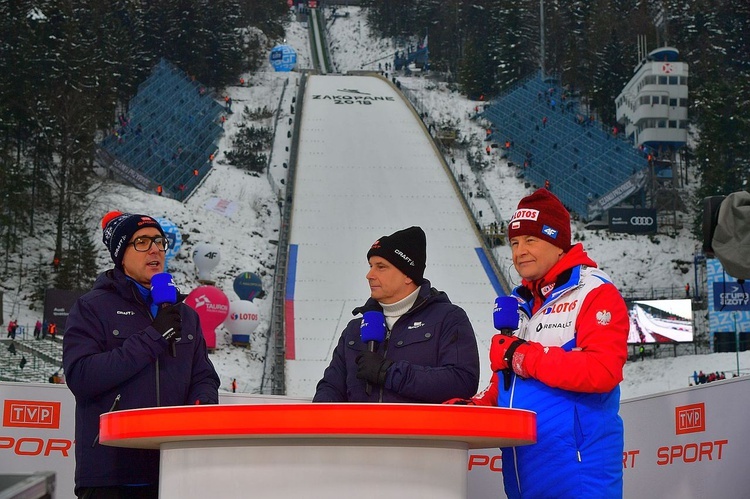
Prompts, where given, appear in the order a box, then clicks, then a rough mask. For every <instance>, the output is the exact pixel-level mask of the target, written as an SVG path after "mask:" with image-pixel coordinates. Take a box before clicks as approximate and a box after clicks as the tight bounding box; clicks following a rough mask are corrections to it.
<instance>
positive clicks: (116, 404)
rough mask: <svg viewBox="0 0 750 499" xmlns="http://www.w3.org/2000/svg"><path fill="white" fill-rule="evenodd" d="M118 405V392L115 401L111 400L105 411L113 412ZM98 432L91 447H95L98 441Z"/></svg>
mask: <svg viewBox="0 0 750 499" xmlns="http://www.w3.org/2000/svg"><path fill="white" fill-rule="evenodd" d="M119 406H120V394H119V393H118V394H117V396H116V397H115V401H114V402H112V406H111V407H110V408H109V410H108V411H107V412H115V411H116V410H117V408H118V407H119ZM107 412H105V413H104V414H107ZM99 433H100V432H97V433H96V438H95V439H94V443H92V444H91V448H92V449H93V448H94V447H96V444H98V443H99Z"/></svg>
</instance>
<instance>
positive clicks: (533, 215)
mask: <svg viewBox="0 0 750 499" xmlns="http://www.w3.org/2000/svg"><path fill="white" fill-rule="evenodd" d="M538 218H539V210H531V209H528V208H521V209H520V210H516V212H515V213H514V214H513V216H512V217H511V218H510V221H511V222H515V221H516V220H532V221H536V220H537V219H538Z"/></svg>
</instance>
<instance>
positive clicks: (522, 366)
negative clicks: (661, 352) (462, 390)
mask: <svg viewBox="0 0 750 499" xmlns="http://www.w3.org/2000/svg"><path fill="white" fill-rule="evenodd" d="M508 239H509V241H510V247H511V250H512V252H513V265H514V266H515V268H516V271H517V272H518V274H519V275H520V276H521V278H522V281H521V285H520V286H518V287H517V288H515V289H514V290H513V292H512V296H514V297H515V298H516V300H517V301H518V311H519V327H518V330H517V331H516V332H515V334H514V335H513V336H505V335H501V334H498V335H495V336H494V337H493V338H492V344H491V346H490V366H491V368H492V371H493V374H492V378H491V381H490V385H489V386H488V387H487V388H486V389H485V390H484V391H482V392H480V393H479V394H477V395H475V396H474V397H472V398H471V399H468V400H461V399H452V400H449V401H447V402H446V403H451V404H469V405H497V406H500V407H510V408H517V409H527V410H532V411H535V412H536V413H537V443H536V444H534V445H528V446H522V447H516V448H507V449H503V455H502V458H503V482H504V486H505V493H506V495H507V496H508V497H509V498H517V497H524V498H528V497H532V498H536V497H556V498H568V497H570V498H573V497H607V498H612V497H622V493H623V491H622V453H623V446H624V441H623V425H622V419H620V416H619V415H618V410H619V406H620V389H619V384H620V382H621V381H622V379H623V377H622V368H623V366H624V364H625V360H626V359H627V338H628V331H629V327H630V326H629V321H628V312H627V307H626V306H625V302H624V301H623V299H622V296H621V295H620V293H619V292H618V291H617V288H616V287H615V286H614V284H612V282H611V280H610V279H609V276H607V274H605V273H604V272H602V271H601V270H599V269H598V268H597V265H596V263H595V262H594V261H593V260H592V259H591V258H589V256H588V255H587V254H586V252H585V251H584V250H583V246H582V245H581V244H575V245H571V231H570V215H569V213H568V211H567V210H566V209H565V207H564V206H563V205H562V203H561V202H560V200H559V199H558V198H557V197H555V195H554V194H552V193H551V192H550V191H549V190H547V189H539V190H537V191H536V192H534V193H533V194H531V195H529V196H527V197H525V198H523V199H522V200H521V201H520V202H519V204H518V209H517V210H516V212H515V214H514V215H513V217H512V218H511V220H510V222H509V224H508ZM506 373H507V376H508V383H506V380H505V377H506Z"/></svg>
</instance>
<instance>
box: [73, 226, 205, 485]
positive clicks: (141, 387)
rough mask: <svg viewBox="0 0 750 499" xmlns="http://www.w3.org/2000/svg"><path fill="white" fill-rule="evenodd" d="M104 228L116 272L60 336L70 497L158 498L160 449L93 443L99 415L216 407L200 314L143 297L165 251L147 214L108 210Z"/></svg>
mask: <svg viewBox="0 0 750 499" xmlns="http://www.w3.org/2000/svg"><path fill="white" fill-rule="evenodd" d="M102 229H103V234H102V242H103V243H104V245H105V246H106V247H107V250H109V253H110V255H111V256H112V262H113V263H114V268H113V269H110V270H107V271H106V272H104V273H103V274H101V275H100V276H99V277H98V278H97V280H96V282H95V283H94V288H93V290H91V291H89V292H88V293H86V294H85V295H83V296H82V297H81V298H79V299H78V301H77V302H76V303H75V305H74V306H73V308H72V309H71V310H70V314H69V315H68V319H67V321H66V324H65V326H66V329H65V336H64V337H63V367H64V369H65V377H66V380H67V385H68V387H69V388H70V391H71V392H73V395H75V398H76V422H75V434H76V446H75V457H76V471H75V494H76V495H77V496H78V497H79V498H91V499H97V498H105V499H114V498H125V497H128V498H130V497H132V498H139V499H150V498H156V497H158V488H159V451H158V450H145V449H126V448H120V447H110V446H106V445H101V444H100V443H99V437H98V435H99V416H100V415H101V414H103V413H105V412H108V411H113V410H117V409H137V408H142V407H157V406H174V405H192V404H197V403H199V404H216V403H218V401H219V393H218V388H219V377H218V375H217V374H216V371H215V370H214V367H213V365H212V364H211V361H210V360H209V358H208V354H207V351H206V341H205V339H204V338H203V332H202V331H201V328H200V324H199V321H198V315H197V314H196V312H195V311H194V310H193V309H191V308H190V307H188V306H187V305H185V304H184V303H182V299H183V298H184V297H183V296H177V303H174V304H172V305H169V304H162V305H160V306H159V305H157V304H155V303H154V300H153V299H152V297H151V278H152V277H153V276H155V275H156V274H160V273H163V272H164V261H165V253H166V250H167V247H168V246H169V244H168V242H167V238H166V237H165V235H164V231H163V230H162V228H161V226H160V225H159V223H158V222H157V221H156V220H155V219H154V218H153V217H150V216H147V215H136V214H132V213H121V212H110V213H108V214H107V215H105V216H104V218H103V219H102ZM170 284H171V285H173V283H171V279H170ZM176 294H177V293H176V290H175V295H176Z"/></svg>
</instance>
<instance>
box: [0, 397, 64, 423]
mask: <svg viewBox="0 0 750 499" xmlns="http://www.w3.org/2000/svg"><path fill="white" fill-rule="evenodd" d="M3 426H5V427H16V428H44V429H48V430H57V429H59V428H60V402H40V401H36V400H6V401H5V404H4V408H3Z"/></svg>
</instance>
